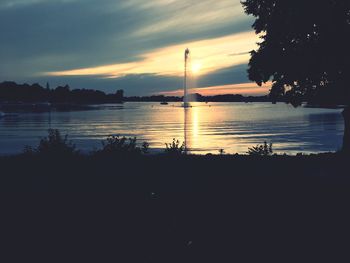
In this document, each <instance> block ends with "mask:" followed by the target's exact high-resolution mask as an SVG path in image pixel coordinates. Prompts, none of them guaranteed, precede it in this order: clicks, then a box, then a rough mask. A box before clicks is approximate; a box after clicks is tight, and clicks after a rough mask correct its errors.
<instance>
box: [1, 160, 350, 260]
mask: <svg viewBox="0 0 350 263" xmlns="http://www.w3.org/2000/svg"><path fill="white" fill-rule="evenodd" d="M349 161H350V158H348V157H344V156H339V155H335V154H329V155H321V156H306V157H283V156H280V157H264V158H258V157H248V156H241V157H239V156H236V157H230V156H201V157H195V156H188V157H180V158H179V157H167V156H151V157H139V158H135V157H134V158H127V157H125V158H112V157H111V158H97V157H79V158H74V159H62V158H57V159H49V158H39V157H32V158H29V157H7V158H6V157H2V158H0V167H1V170H0V174H1V175H0V191H1V192H2V194H1V198H0V200H1V201H0V203H1V207H0V209H1V215H0V217H1V219H0V221H1V225H0V232H1V233H0V240H1V241H2V245H1V246H0V247H1V248H0V249H1V253H0V261H1V262H23V259H25V261H26V262H86V261H92V262H164V263H166V262H218V263H219V262H319V261H326V262H349V260H350V255H349V253H350V235H349V234H350V232H349V225H350V216H349V215H350V213H349V208H350V203H349V200H350V199H349V197H350V191H349V190H350V173H349V172H348V171H349ZM5 258H6V260H5Z"/></svg>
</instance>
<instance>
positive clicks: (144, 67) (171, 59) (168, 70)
mask: <svg viewBox="0 0 350 263" xmlns="http://www.w3.org/2000/svg"><path fill="white" fill-rule="evenodd" d="M256 42H257V37H256V35H255V34H254V32H244V33H239V34H233V35H229V36H225V37H220V38H213V39H207V40H201V41H195V42H188V43H183V44H180V45H173V46H168V47H165V48H161V49H157V50H154V51H152V52H149V53H145V54H143V55H142V56H141V58H140V60H139V61H136V62H130V63H116V64H111V65H101V66H98V67H91V68H81V69H72V70H65V71H56V72H45V73H43V75H47V76H100V77H103V78H119V77H122V76H125V75H128V74H156V75H163V76H182V74H183V61H182V57H183V51H184V50H185V49H186V47H190V49H191V52H192V58H193V60H194V61H196V60H197V59H198V60H199V59H200V61H201V62H195V63H194V64H193V67H192V71H193V72H194V73H196V74H200V75H204V74H208V73H210V72H213V71H216V70H219V69H222V68H226V67H230V66H235V65H239V64H242V63H247V62H248V60H249V54H247V53H246V52H247V51H250V50H252V49H254V48H256ZM233 52H234V54H232V53H233Z"/></svg>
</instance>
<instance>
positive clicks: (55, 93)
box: [0, 81, 346, 106]
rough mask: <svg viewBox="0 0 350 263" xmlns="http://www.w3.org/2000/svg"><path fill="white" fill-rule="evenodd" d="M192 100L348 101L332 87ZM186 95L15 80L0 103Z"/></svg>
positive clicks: (1, 89)
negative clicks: (306, 92) (297, 93)
mask: <svg viewBox="0 0 350 263" xmlns="http://www.w3.org/2000/svg"><path fill="white" fill-rule="evenodd" d="M190 97H191V100H192V101H198V102H273V103H274V102H286V103H292V104H297V103H300V101H307V102H308V103H309V104H310V105H318V106H335V105H344V104H346V101H344V98H343V97H341V96H339V95H338V94H337V93H334V92H330V91H329V89H324V90H318V91H317V92H316V94H312V96H307V95H306V96H295V94H294V93H293V94H292V93H290V92H288V91H287V92H286V93H285V94H283V95H282V96H273V94H270V95H263V96H243V95H240V94H223V95H213V96H202V95H201V94H199V93H195V94H191V96H190ZM181 101H183V97H179V96H165V95H152V96H131V97H124V91H123V90H121V89H119V90H117V91H116V92H115V93H114V94H106V93H105V92H103V91H100V90H93V89H71V88H70V87H69V85H65V86H58V87H56V88H54V89H51V88H50V87H49V85H48V84H47V85H46V88H44V87H42V86H41V85H39V84H37V83H36V84H32V85H29V84H26V83H25V84H17V83H15V82H9V81H7V82H2V83H0V102H2V103H4V102H6V103H18V102H23V103H38V102H50V103H73V104H74V103H75V104H104V103H122V102H181Z"/></svg>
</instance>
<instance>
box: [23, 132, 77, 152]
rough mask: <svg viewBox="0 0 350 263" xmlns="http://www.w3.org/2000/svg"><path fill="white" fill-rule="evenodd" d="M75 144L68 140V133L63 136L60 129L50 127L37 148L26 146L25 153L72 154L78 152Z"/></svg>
mask: <svg viewBox="0 0 350 263" xmlns="http://www.w3.org/2000/svg"><path fill="white" fill-rule="evenodd" d="M78 153H79V152H78V151H77V150H76V148H75V145H74V144H73V143H72V142H71V141H68V135H65V136H62V135H61V133H60V131H59V130H55V129H49V130H48V136H47V137H44V138H42V139H41V140H40V143H39V145H38V147H37V148H33V147H30V146H26V147H25V148H24V154H27V155H34V154H40V155H47V156H53V155H60V156H72V155H74V154H78Z"/></svg>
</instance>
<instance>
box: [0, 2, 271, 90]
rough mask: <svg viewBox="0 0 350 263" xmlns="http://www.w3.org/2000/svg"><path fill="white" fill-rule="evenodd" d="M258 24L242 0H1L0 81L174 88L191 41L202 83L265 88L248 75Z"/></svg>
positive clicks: (199, 83)
mask: <svg viewBox="0 0 350 263" xmlns="http://www.w3.org/2000/svg"><path fill="white" fill-rule="evenodd" d="M252 22H253V20H252V18H251V17H248V16H247V15H245V14H244V13H243V9H242V7H241V4H240V1H239V0H202V1H197V0H195V1H194V0H148V1H147V0H123V1H121V0H99V1H96V0H1V2H0V32H1V41H0V57H1V63H0V81H5V80H14V81H17V82H21V83H22V82H28V83H34V82H39V83H41V84H43V85H44V84H45V83H46V82H49V83H50V85H51V86H52V87H54V86H57V85H63V84H66V83H67V84H69V85H70V86H71V87H72V88H93V89H100V90H103V91H106V92H114V91H115V90H117V89H124V90H125V93H126V94H127V95H150V94H157V93H164V92H168V91H169V92H174V91H176V90H179V89H180V88H181V86H182V63H183V62H182V60H183V51H184V48H186V47H189V48H190V49H191V51H192V64H193V65H194V71H195V72H194V73H195V75H196V80H197V81H196V83H197V87H198V88H201V87H205V88H206V89H203V91H204V90H208V88H209V90H211V92H215V88H216V87H218V86H220V87H221V89H222V87H227V92H225V93H247V94H260V93H264V91H265V90H262V89H257V88H256V86H255V85H253V84H249V85H248V84H247V83H248V82H249V81H248V79H247V76H246V75H247V74H246V69H247V62H248V59H249V54H247V52H248V51H250V50H252V49H254V48H255V47H256V42H257V41H258V39H257V38H256V36H255V35H254V33H253V31H252V29H251V24H252ZM242 83H245V84H246V86H245V87H246V88H245V89H243V90H242V89H239V88H237V89H235V85H234V84H242ZM247 85H248V86H249V87H248V86H247ZM240 87H241V86H240ZM224 90H225V89H224ZM234 91H237V92H234ZM266 92H267V89H266Z"/></svg>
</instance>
